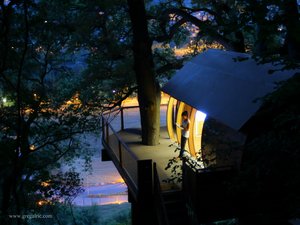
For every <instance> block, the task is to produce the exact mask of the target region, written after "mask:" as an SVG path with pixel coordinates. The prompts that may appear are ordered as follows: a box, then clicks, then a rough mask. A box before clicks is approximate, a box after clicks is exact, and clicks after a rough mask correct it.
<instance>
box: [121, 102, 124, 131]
mask: <svg viewBox="0 0 300 225" xmlns="http://www.w3.org/2000/svg"><path fill="white" fill-rule="evenodd" d="M121 130H124V109H123V107H122V108H121Z"/></svg>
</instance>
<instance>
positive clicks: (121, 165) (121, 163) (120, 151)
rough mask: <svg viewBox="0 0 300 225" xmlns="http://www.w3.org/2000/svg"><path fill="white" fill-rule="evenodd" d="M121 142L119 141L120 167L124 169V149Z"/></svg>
mask: <svg viewBox="0 0 300 225" xmlns="http://www.w3.org/2000/svg"><path fill="white" fill-rule="evenodd" d="M121 147H122V146H121V142H120V140H119V141H118V148H119V161H120V167H121V168H123V159H122V148H121Z"/></svg>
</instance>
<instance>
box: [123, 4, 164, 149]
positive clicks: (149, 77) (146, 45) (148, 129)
mask: <svg viewBox="0 0 300 225" xmlns="http://www.w3.org/2000/svg"><path fill="white" fill-rule="evenodd" d="M127 2H128V6H129V14H130V18H131V23H132V30H133V54H134V70H135V74H136V80H137V84H138V101H139V107H140V115H141V126H142V142H143V144H145V145H157V144H158V142H159V129H160V87H159V84H158V82H157V81H156V79H155V72H154V63H153V56H152V49H151V47H152V43H151V41H150V38H149V33H148V25H147V18H146V10H145V4H144V0H127Z"/></svg>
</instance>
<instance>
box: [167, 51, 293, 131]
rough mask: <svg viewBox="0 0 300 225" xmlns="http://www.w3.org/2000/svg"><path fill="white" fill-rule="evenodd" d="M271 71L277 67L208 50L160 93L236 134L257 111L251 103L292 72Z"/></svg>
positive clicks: (186, 64) (177, 74)
mask: <svg viewBox="0 0 300 225" xmlns="http://www.w3.org/2000/svg"><path fill="white" fill-rule="evenodd" d="M245 58H248V59H247V60H242V61H239V60H238V61H237V59H245ZM274 69H278V67H275V66H273V65H272V64H260V65H257V63H256V62H255V60H253V59H251V57H250V56H249V55H247V54H243V53H237V52H230V51H222V50H217V49H210V50H207V51H205V52H204V53H202V54H199V55H198V56H196V57H194V58H193V59H192V60H190V61H188V62H187V63H185V65H184V67H183V68H182V69H180V70H179V71H177V73H176V74H175V75H174V76H173V77H172V79H171V80H170V81H169V82H168V83H167V84H166V85H165V86H164V87H163V88H162V90H163V91H164V92H165V93H167V94H169V95H171V96H172V97H174V98H176V99H178V100H180V101H183V102H185V103H187V104H189V105H191V106H192V107H194V108H196V109H198V110H200V111H202V112H204V113H206V114H207V115H208V116H211V117H213V118H215V119H217V120H219V121H220V122H222V123H224V124H226V125H227V126H229V127H232V128H234V129H236V130H239V129H240V128H241V127H242V126H243V124H244V123H246V122H247V121H248V120H249V119H250V117H251V116H252V115H253V114H254V113H255V112H256V111H257V110H258V109H259V107H260V104H261V102H259V101H255V100H257V99H258V98H261V97H263V96H265V95H266V94H268V93H270V92H272V91H274V88H275V87H276V84H275V83H276V82H279V81H283V80H286V79H288V78H290V77H292V76H293V75H294V74H295V72H296V71H281V72H275V73H273V74H269V70H274ZM298 72H299V71H298Z"/></svg>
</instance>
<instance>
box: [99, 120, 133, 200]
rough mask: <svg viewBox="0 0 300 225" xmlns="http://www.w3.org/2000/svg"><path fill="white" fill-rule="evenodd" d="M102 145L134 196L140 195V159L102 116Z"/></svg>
mask: <svg viewBox="0 0 300 225" xmlns="http://www.w3.org/2000/svg"><path fill="white" fill-rule="evenodd" d="M102 143H103V145H104V147H105V148H106V149H107V150H108V151H107V152H108V154H109V156H110V157H111V158H112V160H113V162H114V164H115V166H116V167H117V169H118V170H119V172H120V173H121V175H122V176H123V178H124V180H125V182H126V184H127V186H128V188H129V189H130V190H131V192H132V194H133V196H134V197H135V198H137V193H138V186H137V185H138V168H137V167H138V158H137V157H136V156H135V155H134V154H133V153H132V152H131V151H130V149H129V147H128V146H127V144H126V143H125V142H124V141H123V140H122V139H121V137H120V136H119V135H118V133H117V132H116V131H115V130H114V128H113V127H112V125H111V124H110V123H109V122H108V121H107V119H106V118H105V117H104V116H102Z"/></svg>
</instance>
